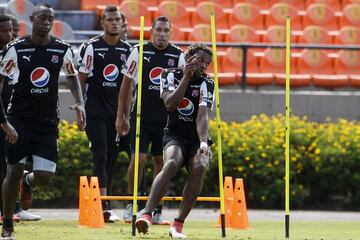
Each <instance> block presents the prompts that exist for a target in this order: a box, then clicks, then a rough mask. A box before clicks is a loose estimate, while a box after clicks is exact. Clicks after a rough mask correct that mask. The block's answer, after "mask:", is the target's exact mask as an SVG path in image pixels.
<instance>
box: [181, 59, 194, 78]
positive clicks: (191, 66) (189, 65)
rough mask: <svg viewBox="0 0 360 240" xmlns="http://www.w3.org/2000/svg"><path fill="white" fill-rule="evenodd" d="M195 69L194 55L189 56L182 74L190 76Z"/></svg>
mask: <svg viewBox="0 0 360 240" xmlns="http://www.w3.org/2000/svg"><path fill="white" fill-rule="evenodd" d="M196 70H197V58H196V55H193V56H191V57H189V59H188V60H187V61H186V63H185V66H184V75H185V76H187V77H192V76H193V75H194V73H195V71H196Z"/></svg>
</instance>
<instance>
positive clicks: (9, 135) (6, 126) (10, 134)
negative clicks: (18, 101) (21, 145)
mask: <svg viewBox="0 0 360 240" xmlns="http://www.w3.org/2000/svg"><path fill="white" fill-rule="evenodd" d="M3 81H4V76H2V75H0V84H1V85H2V83H3ZM1 91H2V88H1ZM1 91H0V93H1ZM0 115H1V118H5V111H4V105H3V102H2V99H1V98H0ZM1 128H2V130H3V131H4V132H5V134H6V137H5V139H6V141H8V142H9V143H12V144H14V143H16V141H17V139H18V134H17V132H16V130H15V128H14V127H13V126H12V125H11V124H10V123H9V122H8V121H7V120H6V118H5V121H4V122H1Z"/></svg>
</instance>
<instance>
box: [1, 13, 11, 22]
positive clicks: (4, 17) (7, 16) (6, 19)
mask: <svg viewBox="0 0 360 240" xmlns="http://www.w3.org/2000/svg"><path fill="white" fill-rule="evenodd" d="M7 21H11V18H10V16H9V15H7V14H0V22H7Z"/></svg>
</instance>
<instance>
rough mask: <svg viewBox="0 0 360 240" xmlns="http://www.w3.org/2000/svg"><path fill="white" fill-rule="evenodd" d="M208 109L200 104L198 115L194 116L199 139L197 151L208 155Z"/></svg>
mask: <svg viewBox="0 0 360 240" xmlns="http://www.w3.org/2000/svg"><path fill="white" fill-rule="evenodd" d="M209 111H210V109H209V108H208V107H206V106H200V107H199V111H198V115H197V117H196V130H197V133H198V136H199V140H200V148H199V153H202V154H205V155H208V154H209V147H208V145H207V142H208V124H209Z"/></svg>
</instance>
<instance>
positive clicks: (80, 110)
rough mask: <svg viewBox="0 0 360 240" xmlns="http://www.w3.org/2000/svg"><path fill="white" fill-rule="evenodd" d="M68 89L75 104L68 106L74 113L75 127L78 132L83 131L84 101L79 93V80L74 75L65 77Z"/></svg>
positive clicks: (84, 118) (84, 120)
mask: <svg viewBox="0 0 360 240" xmlns="http://www.w3.org/2000/svg"><path fill="white" fill-rule="evenodd" d="M66 80H67V83H68V87H69V89H70V91H71V93H72V95H73V96H74V98H75V104H74V105H72V106H70V109H71V110H75V111H76V117H77V125H78V127H79V129H80V130H85V126H86V117H85V109H84V100H83V97H82V93H81V88H80V83H79V79H78V78H77V76H76V75H74V76H67V77H66Z"/></svg>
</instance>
